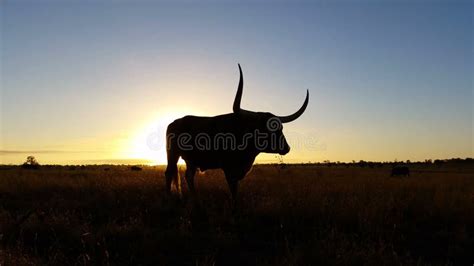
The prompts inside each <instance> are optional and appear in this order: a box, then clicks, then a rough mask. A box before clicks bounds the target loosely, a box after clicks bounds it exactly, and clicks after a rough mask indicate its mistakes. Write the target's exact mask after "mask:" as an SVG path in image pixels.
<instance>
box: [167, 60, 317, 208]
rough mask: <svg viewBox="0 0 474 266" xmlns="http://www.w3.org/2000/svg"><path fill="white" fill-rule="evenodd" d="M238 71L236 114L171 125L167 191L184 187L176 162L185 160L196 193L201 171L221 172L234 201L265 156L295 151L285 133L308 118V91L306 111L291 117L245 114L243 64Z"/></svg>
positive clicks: (187, 119) (187, 118) (192, 118)
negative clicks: (174, 185)
mask: <svg viewBox="0 0 474 266" xmlns="http://www.w3.org/2000/svg"><path fill="white" fill-rule="evenodd" d="M239 72H240V81H239V86H238V89H237V94H236V96H235V100H234V106H233V111H234V112H233V113H230V114H224V115H219V116H214V117H198V116H185V117H183V118H180V119H177V120H175V121H174V122H172V123H171V124H169V125H168V128H167V131H166V149H167V157H168V166H167V168H166V171H165V176H166V188H167V191H171V183H172V181H173V180H174V181H175V182H174V183H177V184H178V186H179V176H178V168H177V162H178V159H179V157H181V158H182V159H183V160H184V161H185V162H186V172H185V177H186V181H187V183H188V188H189V190H190V191H191V192H192V193H194V175H195V173H196V169H198V168H199V169H200V170H201V171H205V170H207V169H222V170H224V174H225V177H226V180H227V183H228V185H229V189H230V192H231V194H232V198H233V199H234V200H235V199H236V196H237V188H238V183H239V181H240V180H241V179H243V178H244V177H245V175H246V174H247V172H248V171H249V170H250V168H251V167H252V164H253V162H254V160H255V157H256V156H257V155H258V154H259V153H260V152H265V153H278V154H280V155H285V154H287V153H288V152H289V151H290V147H289V145H288V143H287V141H286V139H285V136H284V135H283V132H282V129H283V126H282V123H288V122H291V121H294V120H295V119H297V118H298V117H299V116H301V114H303V112H304V111H305V109H306V107H307V106H308V101H309V91H306V99H305V101H304V103H303V105H302V106H301V108H300V109H299V110H298V111H297V112H295V113H294V114H292V115H289V116H276V115H274V114H271V113H266V112H252V111H247V110H243V109H241V108H240V100H241V98H242V89H243V83H244V81H243V75H242V69H241V68H240V64H239Z"/></svg>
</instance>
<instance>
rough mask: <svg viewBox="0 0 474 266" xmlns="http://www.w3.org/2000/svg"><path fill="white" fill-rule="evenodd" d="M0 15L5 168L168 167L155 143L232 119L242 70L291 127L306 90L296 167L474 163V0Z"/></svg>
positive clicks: (154, 5)
mask: <svg viewBox="0 0 474 266" xmlns="http://www.w3.org/2000/svg"><path fill="white" fill-rule="evenodd" d="M0 5H1V6H0V8H1V43H0V44H1V71H2V72H1V74H2V75H1V77H2V79H1V88H2V89H1V93H2V94H1V109H0V111H1V132H0V133H1V137H2V138H1V140H2V142H1V148H0V150H2V154H0V160H2V162H3V163H17V162H19V161H22V160H24V158H26V155H29V153H34V154H36V156H37V157H38V160H40V162H41V159H43V161H45V162H50V163H67V162H79V161H88V160H109V159H132V158H136V159H138V158H142V159H149V160H155V159H153V158H151V157H157V158H158V157H159V158H164V157H163V150H156V149H155V150H153V149H151V150H149V151H147V150H146V149H147V147H146V145H145V144H146V140H145V139H146V136H147V135H149V134H150V132H151V131H153V130H159V129H157V128H160V127H161V126H158V125H161V123H162V122H163V121H165V120H169V119H171V118H173V117H174V116H175V115H176V116H177V117H174V118H178V117H179V115H181V114H186V113H192V114H196V115H218V114H222V113H227V112H230V111H231V106H232V101H233V97H234V95H235V89H236V87H237V83H238V70H237V63H240V64H241V65H242V68H243V71H244V77H245V87H244V97H243V99H242V106H243V107H244V108H246V109H251V110H264V111H270V112H273V113H275V114H282V115H285V114H288V113H291V112H293V111H295V110H296V109H297V108H298V107H299V106H300V105H301V103H302V101H303V99H304V94H305V90H306V89H309V90H310V105H309V106H308V109H307V111H306V113H305V114H304V115H303V116H302V117H301V118H300V119H299V120H297V121H295V122H293V123H291V124H288V125H286V126H285V132H286V134H287V136H288V135H290V136H293V138H296V139H297V141H300V140H301V139H308V138H312V139H313V140H315V141H316V142H317V144H318V145H317V148H316V149H308V148H307V147H306V148H305V147H304V145H303V147H298V148H297V149H292V152H291V153H290V154H289V155H287V156H285V158H284V159H285V160H287V161H289V162H299V161H303V162H306V161H321V160H332V161H336V160H341V161H350V160H360V159H364V160H394V159H398V160H406V159H411V160H423V159H425V158H449V157H469V156H471V157H472V156H473V155H474V154H473V142H472V139H473V118H472V114H473V107H472V106H473V100H474V98H473V93H472V91H473V85H472V77H473V30H472V29H473V23H472V17H473V3H472V2H471V1H464V2H462V1H415V2H409V1H335V2H330V1H316V2H291V3H290V2H289V1H281V2H279V3H276V4H275V3H270V2H266V1H257V2H252V1H247V2H244V3H243V4H241V3H238V2H235V1H226V2H224V3H218V2H204V3H199V4H197V3H193V2H192V1H178V2H177V3H176V2H171V1H170V2H158V1H138V2H132V1H86V2H83V3H79V2H78V1H67V3H64V2H63V3H60V2H59V1H38V2H32V1H31V2H29V1H24V2H22V1H20V2H15V3H14V2H13V1H3V2H2V3H1V4H0ZM292 134H293V135H292ZM289 138H291V137H289ZM290 144H291V143H290ZM46 151H49V152H46ZM19 152H26V153H28V154H26V153H25V154H23V153H19ZM259 159H260V161H262V162H264V161H265V162H266V161H270V162H272V161H275V160H277V159H275V156H273V155H267V156H261V157H259ZM158 162H162V159H158Z"/></svg>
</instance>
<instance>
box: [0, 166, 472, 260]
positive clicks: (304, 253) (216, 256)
mask: <svg viewBox="0 0 474 266" xmlns="http://www.w3.org/2000/svg"><path fill="white" fill-rule="evenodd" d="M106 168H108V169H106ZM181 170H183V169H181ZM389 175H390V168H389V166H383V167H375V168H368V167H366V168H361V167H356V166H349V167H347V166H332V167H328V166H318V165H306V166H303V165H300V166H293V165H289V166H287V167H286V168H284V169H282V168H280V167H276V166H270V165H257V166H254V168H253V169H252V171H251V172H250V174H249V175H248V176H247V177H246V178H245V179H244V181H243V182H241V186H240V200H239V202H238V203H239V204H238V207H237V209H236V210H235V211H232V210H231V208H230V202H229V193H228V188H227V185H226V183H225V179H224V177H223V174H222V173H221V172H220V171H208V172H205V173H200V174H198V175H197V176H196V182H197V184H196V185H197V190H198V197H197V199H191V198H189V197H188V196H187V194H186V191H185V189H184V191H183V192H184V193H183V197H182V198H179V197H177V196H167V195H166V194H165V193H164V175H163V168H161V167H144V169H143V170H142V171H131V170H130V168H129V167H126V166H87V167H85V168H80V167H76V168H70V167H47V166H43V167H41V168H40V169H39V170H27V169H21V168H19V167H10V168H9V169H8V168H4V169H2V170H0V241H1V242H0V244H1V246H0V265H315V264H319V265H354V264H355V265H401V264H403V265H472V264H473V263H474V252H473V251H474V167H473V166H472V165H467V166H466V165H464V166H461V167H458V166H441V167H440V166H435V165H430V166H425V165H418V166H415V165H414V166H412V167H411V176H410V177H406V178H399V177H389ZM183 185H184V184H183ZM183 188H185V186H183Z"/></svg>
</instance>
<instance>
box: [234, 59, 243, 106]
mask: <svg viewBox="0 0 474 266" xmlns="http://www.w3.org/2000/svg"><path fill="white" fill-rule="evenodd" d="M238 65H239V72H240V81H239V87H238V88H237V94H236V95H235V99H234V107H233V110H234V113H238V112H240V100H241V99H242V89H243V87H244V77H243V75H242V68H240V64H238Z"/></svg>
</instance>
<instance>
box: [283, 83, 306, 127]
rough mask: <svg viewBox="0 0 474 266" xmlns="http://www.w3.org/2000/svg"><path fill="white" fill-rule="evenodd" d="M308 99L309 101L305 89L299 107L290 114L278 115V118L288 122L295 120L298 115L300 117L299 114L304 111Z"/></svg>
mask: <svg viewBox="0 0 474 266" xmlns="http://www.w3.org/2000/svg"><path fill="white" fill-rule="evenodd" d="M308 101H309V90H306V99H305V100H304V103H303V105H302V106H301V108H300V109H299V110H298V111H296V113H294V114H292V115H289V116H279V117H278V118H279V119H280V121H281V122H282V123H288V122H291V121H294V120H296V119H297V118H298V117H300V115H302V114H303V113H304V110H306V106H308Z"/></svg>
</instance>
